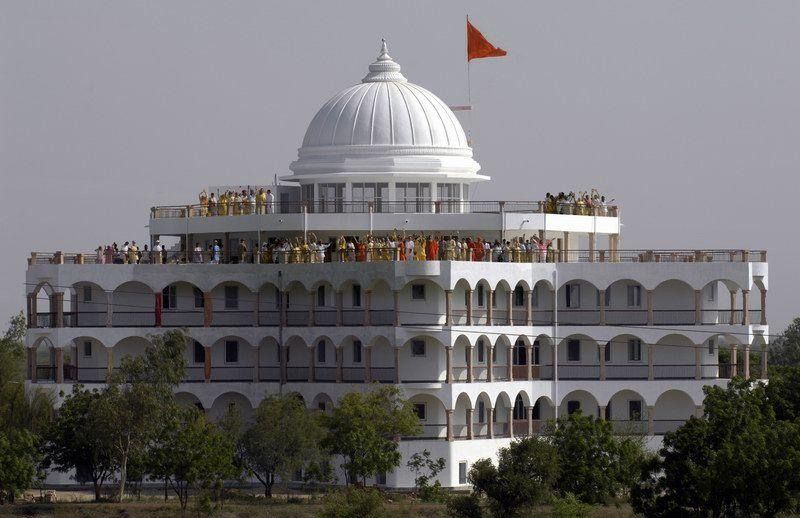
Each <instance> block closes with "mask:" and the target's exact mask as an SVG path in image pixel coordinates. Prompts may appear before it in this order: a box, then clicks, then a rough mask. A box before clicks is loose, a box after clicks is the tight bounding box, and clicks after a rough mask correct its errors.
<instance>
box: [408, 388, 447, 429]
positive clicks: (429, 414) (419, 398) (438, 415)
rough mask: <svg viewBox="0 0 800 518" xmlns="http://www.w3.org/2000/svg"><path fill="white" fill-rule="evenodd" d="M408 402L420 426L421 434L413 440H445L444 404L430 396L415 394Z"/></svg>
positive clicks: (445, 416) (445, 415)
mask: <svg viewBox="0 0 800 518" xmlns="http://www.w3.org/2000/svg"><path fill="white" fill-rule="evenodd" d="M409 402H410V403H411V405H412V406H413V408H414V411H415V412H416V414H417V417H418V418H419V421H420V424H421V425H422V434H421V435H418V436H415V437H413V438H415V439H446V438H447V414H446V412H445V408H444V404H442V402H441V401H440V400H439V399H438V398H437V397H435V396H432V395H430V394H416V395H415V396H412V397H411V398H409Z"/></svg>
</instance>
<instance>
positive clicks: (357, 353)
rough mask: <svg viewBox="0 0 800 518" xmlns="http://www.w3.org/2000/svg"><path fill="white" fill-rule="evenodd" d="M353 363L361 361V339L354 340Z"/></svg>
mask: <svg viewBox="0 0 800 518" xmlns="http://www.w3.org/2000/svg"><path fill="white" fill-rule="evenodd" d="M353 363H361V340H353Z"/></svg>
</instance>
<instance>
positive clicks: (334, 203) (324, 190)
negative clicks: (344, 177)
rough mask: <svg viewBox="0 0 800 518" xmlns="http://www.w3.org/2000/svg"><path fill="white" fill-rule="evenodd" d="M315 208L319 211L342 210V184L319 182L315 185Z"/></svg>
mask: <svg viewBox="0 0 800 518" xmlns="http://www.w3.org/2000/svg"><path fill="white" fill-rule="evenodd" d="M317 198H318V200H317V210H318V211H319V212H344V204H343V203H342V202H343V200H344V184H343V183H321V184H319V185H317Z"/></svg>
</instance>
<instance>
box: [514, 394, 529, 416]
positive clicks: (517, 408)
mask: <svg viewBox="0 0 800 518" xmlns="http://www.w3.org/2000/svg"><path fill="white" fill-rule="evenodd" d="M513 417H514V419H516V420H520V419H525V418H526V416H525V404H524V403H523V402H522V396H517V399H515V400H514V414H513Z"/></svg>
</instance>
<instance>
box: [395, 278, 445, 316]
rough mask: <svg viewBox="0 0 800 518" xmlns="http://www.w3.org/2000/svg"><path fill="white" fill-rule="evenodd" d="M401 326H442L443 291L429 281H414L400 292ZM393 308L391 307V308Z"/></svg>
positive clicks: (443, 310)
mask: <svg viewBox="0 0 800 518" xmlns="http://www.w3.org/2000/svg"><path fill="white" fill-rule="evenodd" d="M400 304H401V307H403V311H402V312H401V314H400V322H401V324H403V325H443V324H444V321H445V314H444V313H445V308H444V290H443V289H442V287H441V286H439V285H438V284H436V283H435V282H433V281H431V280H429V279H415V280H413V281H410V282H408V283H406V285H405V286H403V288H402V289H401V290H400ZM392 307H393V306H392Z"/></svg>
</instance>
